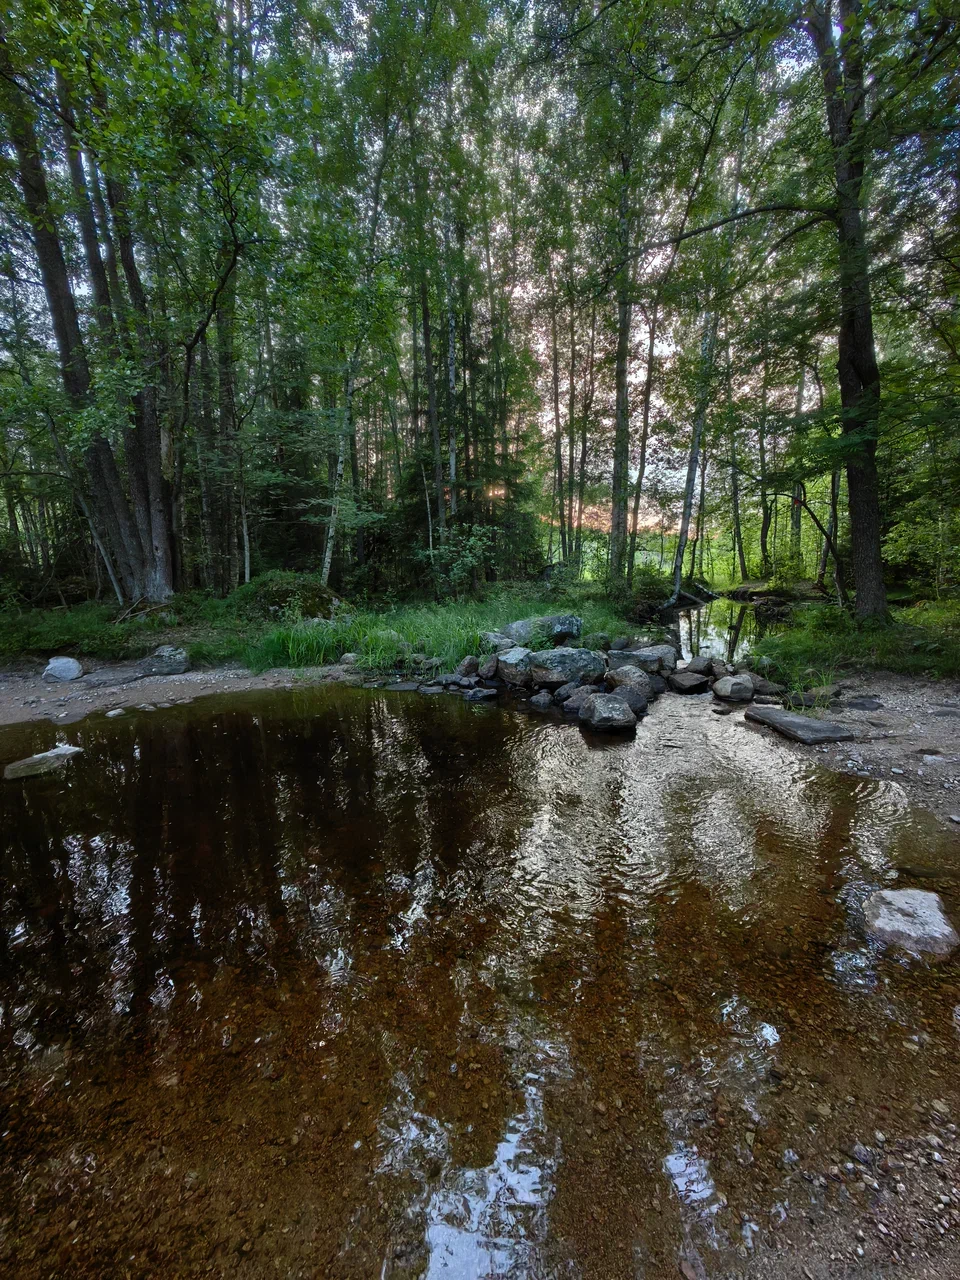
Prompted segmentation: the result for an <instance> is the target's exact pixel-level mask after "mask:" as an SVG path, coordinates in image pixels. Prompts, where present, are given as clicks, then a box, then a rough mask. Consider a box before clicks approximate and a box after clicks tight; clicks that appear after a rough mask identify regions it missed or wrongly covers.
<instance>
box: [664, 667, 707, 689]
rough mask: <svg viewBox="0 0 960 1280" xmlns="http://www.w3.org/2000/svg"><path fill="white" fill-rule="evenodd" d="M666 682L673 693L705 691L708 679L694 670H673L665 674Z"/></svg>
mask: <svg viewBox="0 0 960 1280" xmlns="http://www.w3.org/2000/svg"><path fill="white" fill-rule="evenodd" d="M667 684H668V685H669V686H670V688H671V689H672V690H673V691H674V693H706V692H707V690H708V689H709V688H710V681H709V679H708V678H707V677H706V676H705V675H701V674H700V673H699V672H696V671H689V670H688V671H674V672H673V674H672V675H669V676H667Z"/></svg>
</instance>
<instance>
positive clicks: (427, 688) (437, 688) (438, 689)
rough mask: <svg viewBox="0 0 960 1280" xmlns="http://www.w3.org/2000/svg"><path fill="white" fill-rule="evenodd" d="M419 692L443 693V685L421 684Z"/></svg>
mask: <svg viewBox="0 0 960 1280" xmlns="http://www.w3.org/2000/svg"><path fill="white" fill-rule="evenodd" d="M419 691H420V693H443V692H444V688H443V685H439V684H422V685H420V686H419Z"/></svg>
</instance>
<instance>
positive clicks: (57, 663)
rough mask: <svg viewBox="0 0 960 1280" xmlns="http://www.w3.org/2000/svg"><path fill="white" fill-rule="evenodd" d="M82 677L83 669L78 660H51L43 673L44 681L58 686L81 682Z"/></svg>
mask: <svg viewBox="0 0 960 1280" xmlns="http://www.w3.org/2000/svg"><path fill="white" fill-rule="evenodd" d="M82 675H83V667H81V665H80V663H79V662H78V661H77V660H76V658H51V659H50V661H49V662H48V663H47V665H46V667H45V668H44V671H43V678H44V680H47V681H50V682H54V683H58V684H66V682H67V681H68V680H79V679H80V677H81V676H82Z"/></svg>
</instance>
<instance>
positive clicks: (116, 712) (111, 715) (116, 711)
mask: <svg viewBox="0 0 960 1280" xmlns="http://www.w3.org/2000/svg"><path fill="white" fill-rule="evenodd" d="M122 715H123V707H114V708H113V710H112V711H108V712H107V719H108V720H116V718H117V716H122Z"/></svg>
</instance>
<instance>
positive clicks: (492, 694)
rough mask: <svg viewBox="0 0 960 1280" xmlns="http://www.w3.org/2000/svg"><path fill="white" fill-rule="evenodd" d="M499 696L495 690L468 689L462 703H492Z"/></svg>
mask: <svg viewBox="0 0 960 1280" xmlns="http://www.w3.org/2000/svg"><path fill="white" fill-rule="evenodd" d="M498 696H499V694H498V692H497V690H496V689H469V690H468V691H467V692H466V693H465V694H464V695H463V700H464V702H492V701H493V699H494V698H496V697H498Z"/></svg>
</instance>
